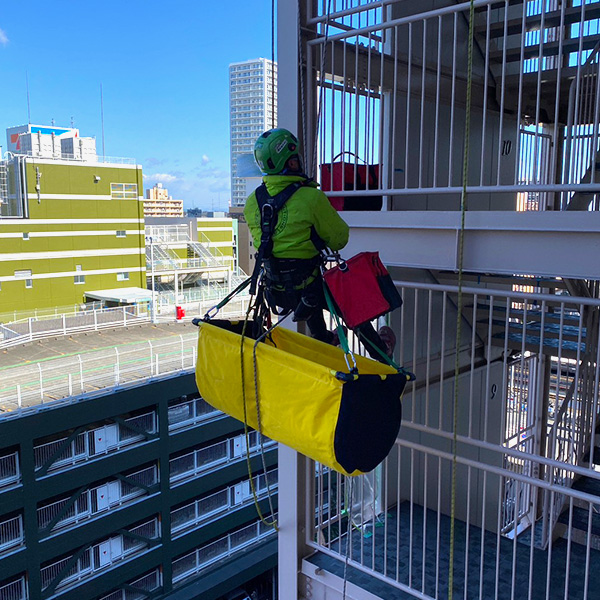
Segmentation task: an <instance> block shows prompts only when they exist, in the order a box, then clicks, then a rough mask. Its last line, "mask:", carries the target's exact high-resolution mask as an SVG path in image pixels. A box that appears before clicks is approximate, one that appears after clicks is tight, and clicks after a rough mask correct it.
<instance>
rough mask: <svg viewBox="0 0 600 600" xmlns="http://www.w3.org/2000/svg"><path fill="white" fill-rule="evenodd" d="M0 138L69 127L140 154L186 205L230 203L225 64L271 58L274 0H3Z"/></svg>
mask: <svg viewBox="0 0 600 600" xmlns="http://www.w3.org/2000/svg"><path fill="white" fill-rule="evenodd" d="M1 3H2V7H1V10H0V145H1V146H4V150H5V149H6V134H5V130H6V128H7V127H13V126H15V125H23V124H26V123H27V122H28V121H29V118H28V108H27V83H26V82H27V80H28V81H29V106H30V113H31V123H34V124H36V125H50V124H51V122H52V119H54V124H55V125H57V126H65V127H69V126H70V125H71V120H73V123H74V126H75V127H77V128H78V129H79V130H80V134H81V135H82V136H84V137H95V138H96V147H97V149H98V151H99V153H101V152H102V127H101V122H102V120H101V108H100V107H101V104H100V88H101V86H102V96H103V105H104V141H105V154H106V156H116V157H131V158H135V159H136V162H137V163H138V164H141V165H142V167H143V173H144V187H145V188H147V187H152V185H154V184H155V183H157V182H162V183H163V185H164V186H165V187H167V188H168V189H169V193H170V194H171V195H172V196H173V197H174V198H182V199H183V200H184V206H185V207H186V208H193V207H197V208H203V209H205V210H226V209H227V206H228V203H229V197H230V180H229V176H230V173H229V88H228V66H229V64H230V63H232V62H237V61H242V60H248V59H253V58H258V57H265V58H270V57H271V1H270V0H226V1H225V0H185V1H184V0H171V2H164V1H161V2H158V1H156V0H143V1H142V0H120V1H115V0H103V1H98V0H85V1H80V2H74V1H73V0H52V1H48V0H28V1H27V2H26V3H17V2H9V1H8V0H1Z"/></svg>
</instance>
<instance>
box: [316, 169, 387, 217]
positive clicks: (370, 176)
mask: <svg viewBox="0 0 600 600" xmlns="http://www.w3.org/2000/svg"><path fill="white" fill-rule="evenodd" d="M336 158H338V157H336ZM335 160H336V159H335V158H334V159H333V161H332V162H331V163H324V164H322V165H321V189H322V190H323V192H330V191H332V192H340V191H344V190H347V191H349V190H366V189H367V188H368V189H370V190H375V189H377V188H378V187H379V165H367V164H356V163H354V162H344V161H338V162H335ZM329 202H331V205H332V206H333V208H335V209H336V210H338V211H342V210H381V206H382V204H383V199H382V197H381V196H366V195H365V196H348V197H344V196H335V197H333V198H329Z"/></svg>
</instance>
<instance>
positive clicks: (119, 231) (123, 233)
mask: <svg viewBox="0 0 600 600" xmlns="http://www.w3.org/2000/svg"><path fill="white" fill-rule="evenodd" d="M117 237H127V232H126V231H125V230H124V229H119V230H118V231H117Z"/></svg>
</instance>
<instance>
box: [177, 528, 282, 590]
mask: <svg viewBox="0 0 600 600" xmlns="http://www.w3.org/2000/svg"><path fill="white" fill-rule="evenodd" d="M274 534H275V530H274V529H273V528H272V527H267V526H265V525H263V524H262V523H261V522H260V521H258V522H257V523H253V524H252V525H248V526H247V527H244V528H243V529H239V530H238V531H234V532H232V533H230V534H228V535H227V536H225V537H223V538H221V539H219V540H217V541H215V542H212V543H211V544H208V545H206V546H203V547H201V548H198V549H196V550H194V551H193V552H190V553H189V554H186V555H184V556H181V557H179V558H177V559H175V560H174V561H173V584H177V583H181V582H182V581H185V580H186V579H188V578H189V577H192V576H193V575H196V574H197V573H199V572H200V571H201V570H202V569H204V568H206V567H208V566H210V565H212V564H213V563H215V562H217V561H219V560H222V559H224V558H229V557H231V556H232V555H234V554H235V553H237V552H239V551H241V550H243V549H244V548H248V547H249V546H251V545H253V544H255V543H258V542H261V541H263V540H264V539H266V538H267V537H269V536H272V535H274Z"/></svg>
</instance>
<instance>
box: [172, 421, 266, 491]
mask: <svg viewBox="0 0 600 600" xmlns="http://www.w3.org/2000/svg"><path fill="white" fill-rule="evenodd" d="M248 435H249V440H250V446H249V447H247V446H246V437H245V435H239V436H237V437H235V438H231V439H228V440H223V441H222V442H218V443H217V444H213V445H211V446H207V447H206V448H200V449H199V450H194V451H193V452H188V453H187V454H183V455H181V456H178V457H176V458H172V459H170V460H169V474H170V480H171V483H172V484H175V483H181V482H183V481H185V480H187V479H189V478H190V477H195V476H196V475H197V474H198V473H201V472H203V471H205V470H206V469H209V468H214V467H216V466H218V465H227V464H231V463H233V462H238V461H241V460H244V459H245V458H246V449H247V448H248V452H249V453H250V454H251V455H254V454H256V453H258V452H259V451H260V448H261V443H260V437H259V434H258V432H256V431H251V432H250V433H249V434H248ZM262 440H263V441H262V444H263V446H264V447H265V448H270V447H272V446H274V445H275V444H276V442H274V441H273V440H270V439H269V438H267V437H265V436H263V438H262Z"/></svg>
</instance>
